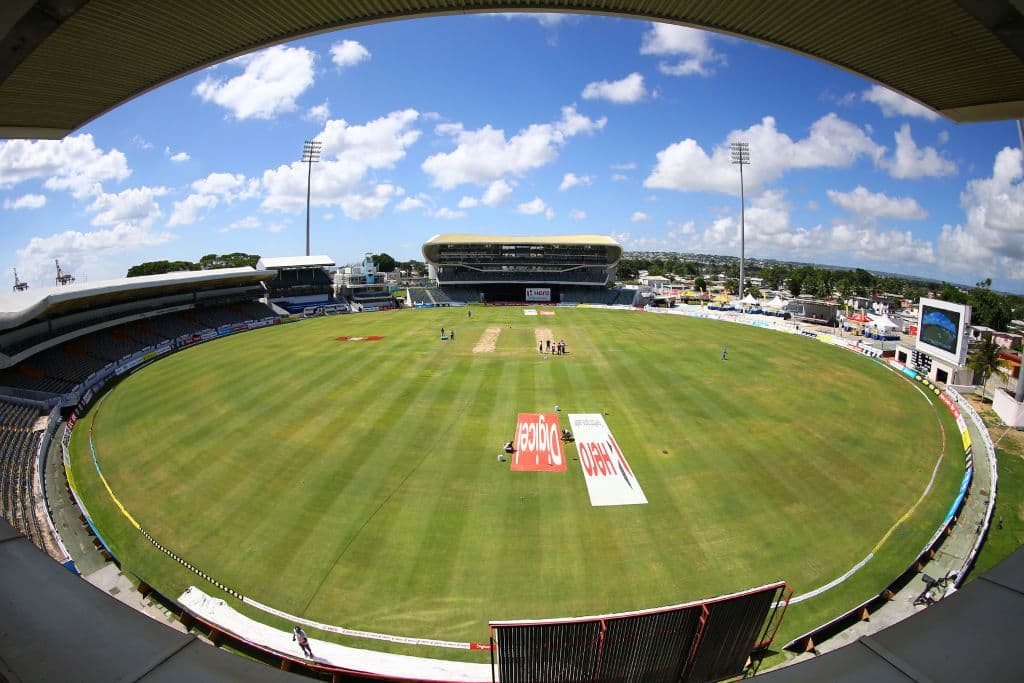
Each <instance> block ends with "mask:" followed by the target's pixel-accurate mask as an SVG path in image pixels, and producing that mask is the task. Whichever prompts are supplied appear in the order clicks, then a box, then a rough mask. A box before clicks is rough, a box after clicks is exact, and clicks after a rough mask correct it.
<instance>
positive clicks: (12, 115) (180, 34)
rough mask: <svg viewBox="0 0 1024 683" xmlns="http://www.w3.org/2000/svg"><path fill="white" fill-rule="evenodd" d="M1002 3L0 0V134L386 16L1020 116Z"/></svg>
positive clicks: (15, 133) (954, 113)
mask: <svg viewBox="0 0 1024 683" xmlns="http://www.w3.org/2000/svg"><path fill="white" fill-rule="evenodd" d="M1018 7H1019V3H1017V2H1011V1H1010V0H958V1H954V0H927V1H922V0H912V1H907V2H901V1H898V0H897V1H891V0H876V1H872V2H864V1H861V2H822V0H787V1H786V2H781V1H779V2H772V3H767V4H766V3H765V2H763V0H672V1H670V2H648V1H647V0H366V1H365V2H352V0H290V1H289V2H281V1H280V0H216V1H211V0H175V2H126V1H125V0H37V1H36V2H33V1H32V0H7V2H4V3H0V137H51V138H57V137H63V136H65V135H67V134H68V133H70V132H72V131H74V130H76V129H77V128H80V127H81V126H83V125H85V124H86V123H88V122H89V121H91V120H93V119H95V118H96V117H98V116H100V115H102V114H103V113H105V112H107V111H110V110H111V109H113V108H114V107H116V106H118V105H119V104H122V103H124V102H125V101H127V100H130V99H132V98H134V97H136V96H138V95H141V94H142V93H145V92H147V91H148V90H150V89H152V88H155V87H157V86H159V85H161V84H163V83H166V82H168V81H170V80H173V79H175V78H178V77H180V76H183V75H185V74H188V73H191V72H193V71H197V70H199V69H202V68H203V67H205V66H208V65H210V64H213V63H216V62H219V61H222V60H225V59H228V58H230V57H234V56H237V55H240V54H243V53H246V52H250V51H252V50H255V49H257V48H260V47H264V46H267V45H272V44H275V43H281V42H285V41H289V40H293V39H295V38H299V37H301V36H305V35H311V34H315V33H321V32H325V31H330V30H333V29H336V28H342V27H346V26H356V25H359V24H368V23H374V22H380V21H387V20H392V19H398V18H408V17H416V16H429V15H437V14H447V13H456V12H459V13H464V12H493V11H508V10H512V11H517V10H518V11H530V10H534V11H555V12H591V13H599V14H613V15H622V16H631V17H636V18H644V19H654V20H658V21H665V22H671V23H677V24H687V25H691V26H698V27H702V28H707V29H711V30H714V31H719V32H721V33H727V34H732V35H737V36H742V37H745V38H749V39H751V40H756V41H759V42H763V43H768V44H772V45H777V46H779V47H783V48H786V49H788V50H792V51H793V52H797V53H800V54H803V55H807V56H809V57H813V58H815V59H820V60H822V61H825V62H829V63H831V64H834V65H836V66H838V67H840V68H843V69H846V70H848V71H852V72H854V73H857V74H860V75H862V76H864V77H865V78H868V79H870V80H873V81H876V82H878V83H881V84H883V85H886V86H888V87H889V88H892V89H893V90H896V91H898V92H900V93H902V94H904V95H906V96H907V97H909V98H911V99H913V100H916V101H918V102H920V103H922V104H924V105H925V106H927V107H929V108H931V109H933V110H935V111H938V112H940V113H942V114H943V115H945V116H947V117H949V118H950V119H952V120H954V121H957V122H967V121H991V120H999V119H1012V118H1021V117H1024V31H1022V30H1021V27H1022V24H1024V20H1022V17H1021V13H1020V11H1019V10H1018Z"/></svg>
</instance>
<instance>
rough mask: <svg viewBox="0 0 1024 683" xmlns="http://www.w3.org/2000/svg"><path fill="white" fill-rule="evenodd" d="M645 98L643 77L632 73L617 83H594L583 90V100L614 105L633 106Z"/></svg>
mask: <svg viewBox="0 0 1024 683" xmlns="http://www.w3.org/2000/svg"><path fill="white" fill-rule="evenodd" d="M645 97H647V88H645V87H644V77H643V76H641V75H640V74H639V73H637V72H635V71H634V72H633V73H631V74H629V75H628V76H626V77H625V78H623V79H621V80H618V81H594V82H593V83H588V84H587V86H586V87H585V88H583V99H585V100H608V101H609V102H614V103H616V104H633V103H635V102H639V101H641V100H642V99H644V98H645Z"/></svg>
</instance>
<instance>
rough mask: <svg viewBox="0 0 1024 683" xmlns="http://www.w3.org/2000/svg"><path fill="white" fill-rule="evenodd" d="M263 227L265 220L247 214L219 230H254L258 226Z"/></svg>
mask: <svg viewBox="0 0 1024 683" xmlns="http://www.w3.org/2000/svg"><path fill="white" fill-rule="evenodd" d="M261 227H263V221H261V220H260V219H259V218H257V217H256V216H246V217H245V218H239V219H238V220H237V221H234V222H233V223H229V224H228V225H226V226H224V227H223V228H221V229H220V230H219V232H231V231H232V230H254V229H256V228H261Z"/></svg>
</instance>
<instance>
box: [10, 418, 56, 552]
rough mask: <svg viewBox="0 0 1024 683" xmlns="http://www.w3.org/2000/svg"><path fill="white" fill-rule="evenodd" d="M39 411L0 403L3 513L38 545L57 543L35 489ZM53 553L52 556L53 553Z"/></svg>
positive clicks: (51, 545)
mask: <svg viewBox="0 0 1024 683" xmlns="http://www.w3.org/2000/svg"><path fill="white" fill-rule="evenodd" d="M41 415H42V412H41V411H40V410H39V409H38V408H34V407H32V406H26V405H19V404H15V403H9V402H7V401H4V400H0V514H2V515H3V517H4V519H6V520H7V521H8V522H9V523H10V524H11V526H13V527H14V528H15V529H17V530H18V531H20V532H21V533H23V534H25V535H26V536H27V537H28V538H29V539H30V540H31V541H32V542H33V543H34V544H35V545H36V546H38V547H39V548H43V549H44V550H47V551H48V552H49V551H50V549H51V548H53V546H54V545H55V542H54V540H53V538H52V536H51V535H50V531H49V527H48V525H47V524H46V522H45V520H44V518H43V517H42V516H41V515H43V514H45V512H44V511H43V510H42V509H41V507H40V506H42V505H45V503H44V502H43V501H42V499H41V497H40V495H39V493H40V492H38V491H37V489H36V486H35V477H36V465H37V463H36V454H37V450H38V448H39V439H40V438H41V435H42V433H43V432H42V431H33V427H34V426H35V423H36V420H38V419H39V417H40V416H41ZM51 554H53V553H51Z"/></svg>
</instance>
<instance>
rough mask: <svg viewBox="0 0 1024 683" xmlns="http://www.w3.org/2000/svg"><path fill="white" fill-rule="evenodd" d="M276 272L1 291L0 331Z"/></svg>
mask: <svg viewBox="0 0 1024 683" xmlns="http://www.w3.org/2000/svg"><path fill="white" fill-rule="evenodd" d="M276 274H277V273H275V272H273V271H269V270H256V269H254V268H251V267H249V266H243V267H241V268H218V269H216V270H188V271H182V272H178V273H164V274H161V275H143V276H141V277H124V278H118V279H116V280H100V281H97V282H88V283H77V284H73V285H65V286H63V287H40V288H38V289H35V288H34V289H30V290H29V291H27V292H14V293H11V294H0V330H7V329H10V328H13V327H18V326H19V325H22V324H24V323H26V322H29V321H30V320H34V319H42V318H53V317H56V316H61V315H68V314H69V313H74V312H76V311H82V310H86V309H89V308H93V307H95V306H98V305H109V304H112V303H116V302H118V301H122V300H127V299H137V298H140V297H155V296H166V295H168V294H178V293H181V292H194V291H196V290H205V289H211V288H216V287H231V286H238V285H244V284H255V283H257V282H260V281H262V280H268V279H270V278H272V277H274V276H275V275H276Z"/></svg>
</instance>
